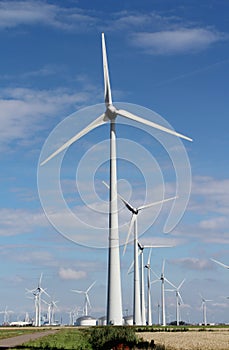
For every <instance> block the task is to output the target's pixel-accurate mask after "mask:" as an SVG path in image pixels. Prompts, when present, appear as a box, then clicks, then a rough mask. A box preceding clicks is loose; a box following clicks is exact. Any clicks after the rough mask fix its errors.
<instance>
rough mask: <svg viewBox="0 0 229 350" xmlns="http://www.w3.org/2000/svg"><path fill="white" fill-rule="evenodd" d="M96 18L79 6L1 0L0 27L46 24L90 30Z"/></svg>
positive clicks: (69, 28)
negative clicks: (69, 6)
mask: <svg viewBox="0 0 229 350" xmlns="http://www.w3.org/2000/svg"><path fill="white" fill-rule="evenodd" d="M95 23H96V18H94V17H93V16H91V15H90V14H88V13H87V12H86V11H84V10H82V9H80V8H77V7H71V8H68V7H62V6H59V5H58V4H57V3H55V4H50V3H48V2H46V1H33V0H28V1H20V0H19V1H1V4H0V28H2V29H5V28H13V27H17V26H20V25H27V26H28V25H29V26H31V25H37V24H40V25H44V26H46V27H47V26H51V27H56V28H60V29H64V30H72V29H78V30H80V31H85V30H88V28H91V27H92V26H93V25H94V24H95Z"/></svg>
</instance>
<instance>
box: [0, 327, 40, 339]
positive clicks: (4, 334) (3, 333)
mask: <svg viewBox="0 0 229 350" xmlns="http://www.w3.org/2000/svg"><path fill="white" fill-rule="evenodd" d="M40 331H41V329H34V328H30V329H24V328H23V329H22V328H20V329H18V328H17V329H0V339H6V338H12V337H17V336H18V335H23V334H29V333H35V332H40Z"/></svg>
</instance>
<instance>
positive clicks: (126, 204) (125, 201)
mask: <svg viewBox="0 0 229 350" xmlns="http://www.w3.org/2000/svg"><path fill="white" fill-rule="evenodd" d="M102 182H103V184H104V185H105V186H106V187H107V188H108V189H110V186H109V185H108V184H107V183H106V182H105V181H102ZM117 196H118V197H119V198H120V199H121V201H122V202H123V203H124V204H125V206H126V207H127V209H129V210H130V211H131V212H132V213H133V212H135V211H136V210H135V208H134V207H133V206H132V205H131V204H130V203H129V202H127V200H125V198H123V197H122V196H121V195H120V194H119V193H117Z"/></svg>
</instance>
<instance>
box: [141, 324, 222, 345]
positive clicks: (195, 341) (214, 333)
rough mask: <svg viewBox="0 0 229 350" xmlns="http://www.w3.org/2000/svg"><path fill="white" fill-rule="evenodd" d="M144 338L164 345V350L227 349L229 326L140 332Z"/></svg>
mask: <svg viewBox="0 0 229 350" xmlns="http://www.w3.org/2000/svg"><path fill="white" fill-rule="evenodd" d="M138 336H139V337H142V338H143V339H144V340H148V341H151V340H152V339H153V340H154V342H155V344H161V345H165V347H166V350H229V328H222V329H217V330H216V329H215V330H206V331H197V330H190V331H187V332H142V333H138Z"/></svg>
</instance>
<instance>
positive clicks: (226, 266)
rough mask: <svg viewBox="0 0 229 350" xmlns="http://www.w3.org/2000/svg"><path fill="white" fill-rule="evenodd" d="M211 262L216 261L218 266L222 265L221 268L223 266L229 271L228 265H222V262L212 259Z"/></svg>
mask: <svg viewBox="0 0 229 350" xmlns="http://www.w3.org/2000/svg"><path fill="white" fill-rule="evenodd" d="M211 260H212V261H214V262H215V263H216V264H218V265H220V266H223V267H225V268H226V269H229V266H228V265H225V264H223V263H221V262H220V261H218V260H215V259H212V258H211Z"/></svg>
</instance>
